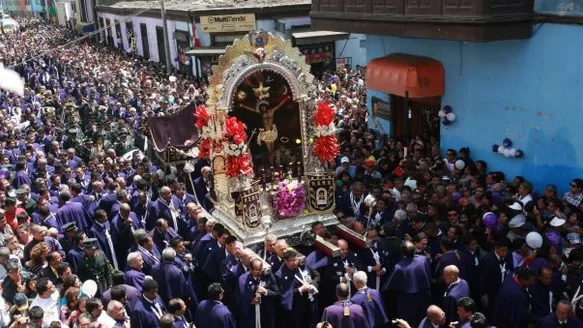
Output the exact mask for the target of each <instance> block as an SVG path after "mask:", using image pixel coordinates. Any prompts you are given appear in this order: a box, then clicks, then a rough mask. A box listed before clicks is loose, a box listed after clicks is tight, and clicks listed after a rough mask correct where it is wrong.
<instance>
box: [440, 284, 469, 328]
mask: <svg viewBox="0 0 583 328" xmlns="http://www.w3.org/2000/svg"><path fill="white" fill-rule="evenodd" d="M462 297H470V286H469V285H468V283H467V282H466V281H465V280H463V279H461V278H460V279H459V280H458V281H457V282H454V283H452V284H450V285H449V286H447V290H446V292H445V297H444V298H443V311H444V312H445V318H446V320H447V322H453V321H459V317H458V315H457V301H459V299H460V298H462Z"/></svg>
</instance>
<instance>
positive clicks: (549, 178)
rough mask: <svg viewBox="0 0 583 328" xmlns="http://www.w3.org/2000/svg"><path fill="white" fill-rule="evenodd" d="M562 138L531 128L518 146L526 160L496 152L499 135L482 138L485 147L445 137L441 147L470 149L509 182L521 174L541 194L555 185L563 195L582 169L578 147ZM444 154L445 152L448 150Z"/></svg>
mask: <svg viewBox="0 0 583 328" xmlns="http://www.w3.org/2000/svg"><path fill="white" fill-rule="evenodd" d="M561 135H562V134H559V133H557V134H555V135H553V136H546V135H545V134H544V133H543V132H541V131H539V130H536V129H532V130H531V131H530V132H529V133H528V138H525V139H524V140H522V141H520V142H517V144H516V146H517V147H518V148H520V149H522V150H524V154H525V155H524V157H523V158H506V157H504V156H502V155H500V154H498V153H494V152H493V151H492V145H493V144H496V143H499V141H498V139H500V138H499V137H497V136H486V137H485V138H482V139H480V140H481V141H483V144H476V143H468V141H467V140H462V139H460V138H452V137H450V136H447V135H443V134H442V135H441V144H442V145H447V148H453V149H455V150H459V149H460V148H462V147H470V150H471V156H472V159H473V160H474V161H477V160H483V161H485V162H486V163H488V169H489V170H490V171H502V172H504V174H506V178H507V180H510V179H512V178H513V177H515V176H516V175H522V176H524V177H525V178H526V179H527V180H528V181H530V182H532V183H533V185H534V187H535V188H536V190H537V192H539V193H540V192H542V190H543V188H544V187H545V186H546V185H547V184H554V185H556V186H557V188H558V190H559V195H560V196H562V195H563V193H565V192H567V191H568V188H569V182H570V181H571V180H572V179H574V178H577V177H579V178H581V177H583V168H581V167H578V166H577V164H576V163H577V162H578V159H577V156H576V154H577V152H576V150H575V147H573V145H572V144H571V142H570V141H569V140H567V139H565V138H564V137H562V136H561ZM502 137H505V136H502ZM441 151H442V153H444V152H445V151H446V149H441Z"/></svg>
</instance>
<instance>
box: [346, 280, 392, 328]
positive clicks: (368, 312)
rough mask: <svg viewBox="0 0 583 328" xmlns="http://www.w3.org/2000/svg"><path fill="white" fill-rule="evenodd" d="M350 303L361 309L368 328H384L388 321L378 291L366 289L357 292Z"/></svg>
mask: <svg viewBox="0 0 583 328" xmlns="http://www.w3.org/2000/svg"><path fill="white" fill-rule="evenodd" d="M350 301H351V302H352V303H354V304H357V305H360V306H361V307H362V309H363V311H364V315H365V316H366V321H367V322H368V326H369V327H370V328H381V327H384V325H385V324H386V323H387V322H388V321H389V318H387V314H386V313H385V304H384V302H383V298H382V297H381V294H380V293H379V291H378V290H376V289H372V288H368V287H366V288H364V289H361V290H359V291H357V292H356V294H354V296H352V298H351V299H350Z"/></svg>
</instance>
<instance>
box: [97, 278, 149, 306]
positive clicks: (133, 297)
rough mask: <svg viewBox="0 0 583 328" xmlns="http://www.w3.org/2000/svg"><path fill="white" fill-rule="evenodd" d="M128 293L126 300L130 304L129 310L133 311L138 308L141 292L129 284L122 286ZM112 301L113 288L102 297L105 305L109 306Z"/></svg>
mask: <svg viewBox="0 0 583 328" xmlns="http://www.w3.org/2000/svg"><path fill="white" fill-rule="evenodd" d="M121 286H123V288H124V289H125V291H126V300H127V302H128V308H129V309H130V310H131V309H133V308H134V307H135V306H136V303H137V302H138V300H139V299H140V297H141V293H140V291H139V290H138V289H137V288H136V287H134V286H130V285H127V284H122V285H121ZM110 301H111V288H110V289H108V290H106V291H105V293H103V295H101V302H102V303H103V304H108V303H109V302H110Z"/></svg>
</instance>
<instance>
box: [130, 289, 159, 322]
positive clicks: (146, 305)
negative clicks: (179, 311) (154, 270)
mask: <svg viewBox="0 0 583 328" xmlns="http://www.w3.org/2000/svg"><path fill="white" fill-rule="evenodd" d="M155 302H156V303H157V304H158V306H159V307H160V308H161V309H162V311H163V312H165V308H164V303H163V302H162V300H161V299H160V297H158V298H157V299H156V300H155ZM153 307H154V305H153V304H152V303H150V302H149V301H148V300H146V299H145V298H144V297H143V296H142V297H141V298H140V299H139V300H138V301H137V302H136V306H135V307H134V309H133V310H132V315H131V323H132V328H158V327H160V320H159V319H158V317H157V316H156V314H155V313H154V310H153Z"/></svg>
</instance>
